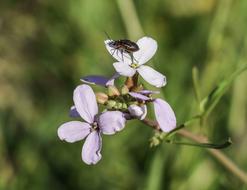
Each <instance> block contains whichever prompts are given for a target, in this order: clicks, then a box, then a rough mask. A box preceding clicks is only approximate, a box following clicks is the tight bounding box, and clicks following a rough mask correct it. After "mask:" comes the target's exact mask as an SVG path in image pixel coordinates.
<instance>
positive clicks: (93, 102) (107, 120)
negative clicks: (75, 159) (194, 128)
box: [57, 37, 176, 165]
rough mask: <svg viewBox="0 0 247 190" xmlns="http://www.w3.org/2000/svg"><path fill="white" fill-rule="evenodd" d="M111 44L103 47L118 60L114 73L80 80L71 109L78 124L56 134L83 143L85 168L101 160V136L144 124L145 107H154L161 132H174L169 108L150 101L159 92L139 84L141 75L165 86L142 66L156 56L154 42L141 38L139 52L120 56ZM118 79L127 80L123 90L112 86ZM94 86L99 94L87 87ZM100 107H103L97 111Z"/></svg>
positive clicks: (160, 77)
mask: <svg viewBox="0 0 247 190" xmlns="http://www.w3.org/2000/svg"><path fill="white" fill-rule="evenodd" d="M110 41H112V40H111V39H107V40H106V41H105V46H106V48H107V50H108V51H109V52H110V54H111V55H112V56H113V57H114V58H115V59H116V60H117V62H115V63H113V67H114V68H115V70H116V73H115V74H113V75H112V77H110V78H108V77H104V76H97V75H91V76H85V77H82V78H81V81H82V82H83V83H84V84H81V85H79V86H77V87H76V88H75V90H74V93H73V102H74V105H73V106H72V107H71V109H70V116H71V117H73V118H74V119H75V118H76V119H78V120H73V121H69V122H66V123H64V124H62V125H61V126H60V127H59V128H58V131H57V133H58V136H59V138H60V139H61V140H64V141H66V142H69V143H73V142H76V141H80V140H83V139H85V142H84V145H83V148H82V153H81V156H82V160H83V161H84V162H85V163H86V164H88V165H91V164H96V163H97V162H99V160H100V159H101V157H102V156H101V149H102V135H114V134H116V133H117V132H120V131H121V130H123V129H124V127H125V125H126V124H127V121H128V120H132V119H137V120H144V119H145V117H146V115H147V113H148V105H152V106H153V107H154V115H155V118H156V121H157V123H158V125H159V127H160V129H161V130H162V131H163V132H166V133H167V132H170V131H172V130H174V129H175V128H176V117H175V114H174V112H173V110H172V108H171V107H170V105H169V104H168V103H167V102H166V101H165V100H162V99H160V98H154V97H153V96H155V94H158V93H159V91H151V90H148V89H145V88H144V87H143V84H141V83H140V81H138V78H139V75H140V76H141V78H143V79H144V80H145V81H146V82H148V83H149V84H151V85H153V86H155V87H157V88H161V87H164V86H165V85H166V77H165V76H164V75H163V74H161V73H159V72H158V71H156V70H154V69H153V68H151V67H149V66H147V65H145V64H146V63H147V62H148V61H149V60H150V59H151V58H152V57H153V56H154V54H155V53H156V50H157V47H158V46H157V42H156V41H155V40H154V39H152V38H150V37H142V38H141V39H139V40H138V41H137V42H136V44H137V46H138V48H139V50H138V51H135V52H133V53H130V52H121V54H120V53H112V52H113V50H114V49H112V48H113V47H111V46H109V42H110ZM115 51H118V50H114V52H115ZM119 77H126V80H125V83H124V84H122V86H116V85H115V80H117V79H118V78H119ZM94 85H99V86H102V92H96V93H95V92H94V91H93V89H92V87H90V86H94ZM99 104H100V105H102V106H101V107H103V109H102V110H100V111H99V107H98V105H99ZM81 119H82V120H83V121H82V120H81ZM126 130H127V129H126Z"/></svg>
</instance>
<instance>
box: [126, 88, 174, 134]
mask: <svg viewBox="0 0 247 190" xmlns="http://www.w3.org/2000/svg"><path fill="white" fill-rule="evenodd" d="M143 92H144V94H145V93H146V94H154V93H157V91H146V90H144V91H140V92H129V94H130V95H131V96H132V97H134V98H136V99H138V100H141V101H147V102H153V105H154V113H155V118H156V120H157V122H158V124H159V126H160V128H161V130H162V131H164V132H169V131H171V130H173V129H174V128H176V116H175V113H174V111H173V110H172V108H171V106H170V105H169V104H168V103H167V102H166V101H164V100H162V99H160V98H155V99H152V98H150V97H147V96H145V95H144V94H141V93H143Z"/></svg>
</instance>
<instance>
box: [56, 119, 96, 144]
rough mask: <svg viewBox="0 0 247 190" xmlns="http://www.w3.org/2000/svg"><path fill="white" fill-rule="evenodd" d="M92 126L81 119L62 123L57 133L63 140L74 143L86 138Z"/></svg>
mask: <svg viewBox="0 0 247 190" xmlns="http://www.w3.org/2000/svg"><path fill="white" fill-rule="evenodd" d="M90 129H91V126H90V125H89V124H88V123H84V122H80V121H70V122H67V123H64V124H62V125H61V126H60V127H59V128H58V130H57V134H58V136H59V138H60V139H61V140H65V141H66V142H69V143H73V142H76V141H79V140H82V139H84V138H85V137H86V136H87V135H88V134H89V133H90Z"/></svg>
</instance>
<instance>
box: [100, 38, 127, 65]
mask: <svg viewBox="0 0 247 190" xmlns="http://www.w3.org/2000/svg"><path fill="white" fill-rule="evenodd" d="M110 42H112V40H109V39H108V40H105V46H106V49H107V50H108V52H109V53H110V54H111V55H112V56H113V57H114V58H115V59H116V60H118V61H119V62H124V63H126V64H131V57H130V55H129V54H128V53H123V55H122V53H121V52H120V50H117V49H114V48H112V47H110V46H109V43H110Z"/></svg>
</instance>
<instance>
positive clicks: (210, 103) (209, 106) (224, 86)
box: [200, 64, 247, 116]
mask: <svg viewBox="0 0 247 190" xmlns="http://www.w3.org/2000/svg"><path fill="white" fill-rule="evenodd" d="M246 69H247V65H246V64H245V65H244V66H242V67H241V68H239V69H238V70H236V71H235V72H234V73H233V74H232V75H231V76H230V77H229V78H227V79H225V80H223V81H222V82H220V83H219V84H218V85H217V86H216V87H215V88H214V89H213V90H212V91H211V92H210V93H209V95H208V96H207V97H205V98H204V99H203V100H202V101H201V103H200V108H201V110H202V114H201V115H202V116H207V115H209V113H210V112H211V111H212V110H213V109H214V107H215V106H216V104H217V103H218V102H219V100H220V99H221V97H222V96H223V95H224V94H225V93H226V91H227V90H228V88H229V87H230V85H231V84H232V82H233V81H234V80H235V79H236V78H237V77H238V76H239V75H240V74H241V73H242V72H244V71H245V70H246Z"/></svg>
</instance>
